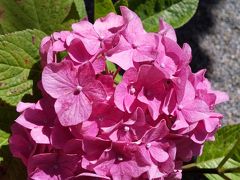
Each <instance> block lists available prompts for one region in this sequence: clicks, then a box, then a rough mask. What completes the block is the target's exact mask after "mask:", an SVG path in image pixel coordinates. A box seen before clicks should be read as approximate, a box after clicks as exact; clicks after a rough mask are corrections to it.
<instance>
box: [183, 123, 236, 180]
mask: <svg viewBox="0 0 240 180" xmlns="http://www.w3.org/2000/svg"><path fill="white" fill-rule="evenodd" d="M215 138H216V140H215V141H214V142H207V143H206V144H205V146H204V150H203V154H202V156H200V157H198V159H197V162H196V163H194V164H189V165H186V166H185V167H184V169H187V167H197V168H204V169H208V170H209V169H211V170H215V171H216V173H215V174H212V173H207V172H206V173H205V176H206V177H207V178H208V179H210V180H211V179H233V180H234V179H236V180H237V179H240V124H237V125H229V126H225V127H223V128H221V129H220V130H219V131H218V132H217V134H216V136H215Z"/></svg>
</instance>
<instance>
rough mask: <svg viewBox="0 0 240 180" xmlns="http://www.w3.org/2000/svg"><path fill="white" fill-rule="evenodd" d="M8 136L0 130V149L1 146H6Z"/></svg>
mask: <svg viewBox="0 0 240 180" xmlns="http://www.w3.org/2000/svg"><path fill="white" fill-rule="evenodd" d="M8 137H9V134H8V133H6V132H4V131H2V130H1V129H0V149H1V147H2V146H4V145H7V144H8Z"/></svg>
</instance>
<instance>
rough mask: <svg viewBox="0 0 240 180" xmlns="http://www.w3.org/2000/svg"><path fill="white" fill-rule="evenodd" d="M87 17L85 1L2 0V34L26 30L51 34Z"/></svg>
mask: <svg viewBox="0 0 240 180" xmlns="http://www.w3.org/2000/svg"><path fill="white" fill-rule="evenodd" d="M75 12H77V13H75ZM85 16H86V11H85V6H84V1H83V0H0V32H1V33H2V34H3V33H9V32H14V31H21V30H25V29H40V30H42V31H43V32H45V33H47V34H51V33H52V32H54V31H59V30H63V29H69V28H70V24H71V23H73V22H76V21H78V20H79V19H80V18H83V17H85ZM69 17H70V18H69Z"/></svg>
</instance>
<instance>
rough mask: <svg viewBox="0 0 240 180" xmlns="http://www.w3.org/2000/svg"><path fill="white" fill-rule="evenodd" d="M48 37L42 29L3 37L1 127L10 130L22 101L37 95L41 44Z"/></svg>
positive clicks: (0, 46)
mask: <svg viewBox="0 0 240 180" xmlns="http://www.w3.org/2000/svg"><path fill="white" fill-rule="evenodd" d="M44 36H45V34H44V33H43V32H42V31H39V30H25V31H20V32H16V33H10V34H6V35H1V36H0V129H4V130H5V131H9V123H10V120H11V121H12V120H14V119H15V118H16V116H17V113H16V111H15V106H16V105H17V103H18V102H19V101H21V100H27V101H33V100H36V98H38V97H39V96H38V91H37V81H38V80H39V79H40V73H41V68H40V61H39V59H40V57H39V45H40V42H41V39H42V38H43V37H44Z"/></svg>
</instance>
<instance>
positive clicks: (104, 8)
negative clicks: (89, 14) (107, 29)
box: [94, 0, 116, 20]
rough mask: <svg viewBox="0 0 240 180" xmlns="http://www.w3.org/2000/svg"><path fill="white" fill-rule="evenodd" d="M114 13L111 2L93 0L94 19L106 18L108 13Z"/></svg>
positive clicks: (108, 0)
mask: <svg viewBox="0 0 240 180" xmlns="http://www.w3.org/2000/svg"><path fill="white" fill-rule="evenodd" d="M110 12H114V13H116V11H115V8H114V5H113V3H112V1H111V0H94V19H95V20H96V19H97V18H100V17H103V16H106V15H107V14H108V13H110Z"/></svg>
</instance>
